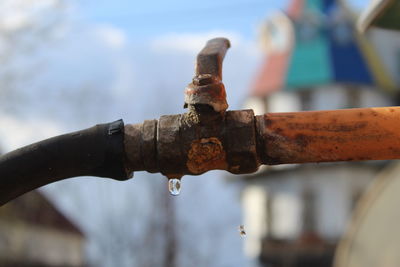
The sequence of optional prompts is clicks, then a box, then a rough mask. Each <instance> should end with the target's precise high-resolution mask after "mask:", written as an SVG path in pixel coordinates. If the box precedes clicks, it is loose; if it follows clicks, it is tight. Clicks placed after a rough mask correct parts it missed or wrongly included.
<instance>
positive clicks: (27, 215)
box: [0, 191, 85, 267]
mask: <svg viewBox="0 0 400 267" xmlns="http://www.w3.org/2000/svg"><path fill="white" fill-rule="evenodd" d="M84 241H85V238H84V235H83V234H82V232H81V231H80V230H79V228H78V227H77V226H75V225H74V224H73V223H72V222H71V221H70V220H68V219H67V218H66V217H65V216H64V215H63V214H62V213H61V212H60V211H59V210H58V209H57V208H56V207H55V206H54V205H53V204H52V203H51V202H50V201H49V200H48V199H47V198H46V197H45V196H44V195H43V194H42V193H40V192H39V191H32V192H30V193H27V194H24V195H23V196H21V197H19V198H17V199H15V200H13V201H11V202H9V203H7V204H6V205H4V206H2V207H1V208H0V266H4V267H11V266H15V267H17V266H18V267H59V266H60V267H61V266H62V267H79V266H84V254H83V253H84V251H83V246H84Z"/></svg>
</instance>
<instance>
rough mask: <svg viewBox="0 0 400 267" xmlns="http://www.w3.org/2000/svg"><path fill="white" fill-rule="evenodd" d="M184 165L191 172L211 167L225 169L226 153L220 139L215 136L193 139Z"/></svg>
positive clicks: (194, 172)
mask: <svg viewBox="0 0 400 267" xmlns="http://www.w3.org/2000/svg"><path fill="white" fill-rule="evenodd" d="M186 166H187V168H188V170H189V171H190V172H191V173H193V174H200V173H203V172H206V171H209V170H213V169H222V170H223V169H226V168H227V163H226V153H225V150H224V148H223V146H222V143H221V141H220V140H219V139H218V138H216V137H210V138H201V139H199V140H195V141H193V142H192V144H191V146H190V150H189V153H188V160H187V162H186Z"/></svg>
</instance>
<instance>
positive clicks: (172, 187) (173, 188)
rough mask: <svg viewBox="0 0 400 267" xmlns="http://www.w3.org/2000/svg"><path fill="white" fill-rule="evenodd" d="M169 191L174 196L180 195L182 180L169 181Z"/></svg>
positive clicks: (173, 179)
mask: <svg viewBox="0 0 400 267" xmlns="http://www.w3.org/2000/svg"><path fill="white" fill-rule="evenodd" d="M168 190H169V193H170V194H171V195H173V196H177V195H179V193H180V192H181V179H178V178H172V179H168Z"/></svg>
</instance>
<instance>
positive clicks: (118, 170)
mask: <svg viewBox="0 0 400 267" xmlns="http://www.w3.org/2000/svg"><path fill="white" fill-rule="evenodd" d="M96 127H97V128H98V131H99V134H100V135H101V136H102V138H101V139H100V140H99V141H100V142H101V143H100V144H98V146H99V147H102V148H104V158H103V162H102V164H101V165H100V166H98V167H97V168H96V169H94V170H93V175H95V176H100V177H108V178H112V179H115V180H119V181H124V180H127V179H129V178H132V176H133V173H132V172H129V171H127V170H126V168H125V164H124V163H125V147H124V128H125V127H124V122H123V120H122V119H121V120H117V121H114V122H111V123H105V124H99V125H96Z"/></svg>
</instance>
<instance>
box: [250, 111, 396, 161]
mask: <svg viewBox="0 0 400 267" xmlns="http://www.w3.org/2000/svg"><path fill="white" fill-rule="evenodd" d="M256 125H257V127H256V128H257V131H258V148H259V151H258V152H259V156H260V159H261V162H262V163H263V164H269V165H274V164H285V163H306V162H328V161H330V162H331V161H357V160H385V159H399V158H400V107H382V108H358V109H343V110H327V111H305V112H291V113H268V114H265V115H261V116H257V118H256Z"/></svg>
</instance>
